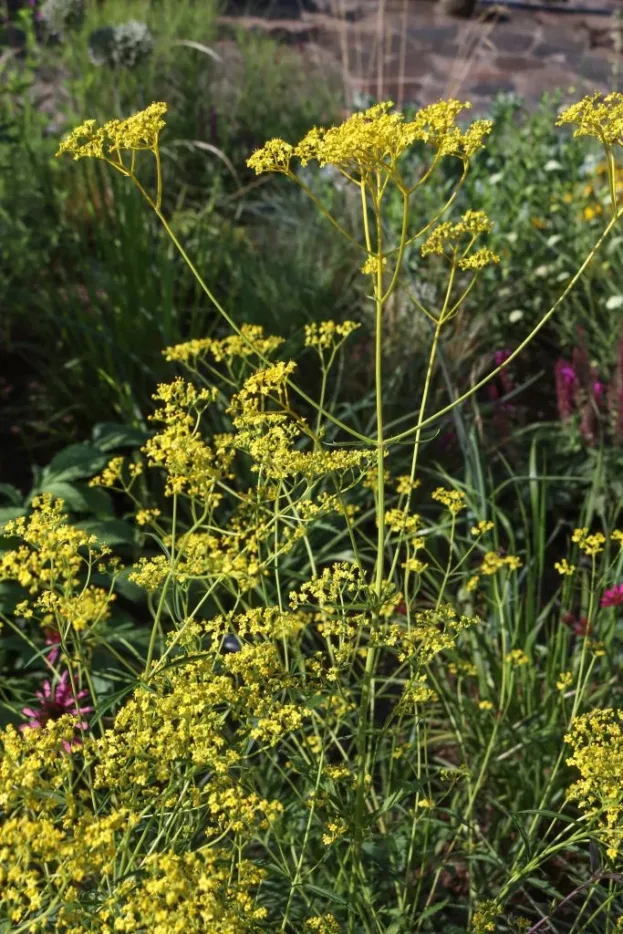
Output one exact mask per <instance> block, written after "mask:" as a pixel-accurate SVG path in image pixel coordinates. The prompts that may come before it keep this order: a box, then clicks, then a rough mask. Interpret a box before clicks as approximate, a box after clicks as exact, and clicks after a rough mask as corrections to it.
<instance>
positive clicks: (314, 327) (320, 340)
mask: <svg viewBox="0 0 623 934" xmlns="http://www.w3.org/2000/svg"><path fill="white" fill-rule="evenodd" d="M358 327H359V325H358V324H357V323H356V322H355V321H342V322H341V323H336V322H335V321H321V322H320V323H319V324H317V323H316V322H313V323H312V324H306V325H305V346H306V347H315V348H316V349H317V350H318V351H323V350H331V351H334V350H337V348H338V347H339V346H340V345H341V344H342V343H343V342H344V341H345V340H346V338H347V337H350V335H351V334H352V333H353V331H356V330H357V328H358Z"/></svg>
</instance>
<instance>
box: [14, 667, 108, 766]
mask: <svg viewBox="0 0 623 934" xmlns="http://www.w3.org/2000/svg"><path fill="white" fill-rule="evenodd" d="M88 693H89V692H88V691H87V690H82V691H78V692H77V693H76V694H75V695H74V693H73V690H72V686H71V682H70V679H69V671H64V672H63V674H62V675H61V677H60V679H59V681H58V682H57V684H56V685H53V684H52V682H51V681H44V682H43V685H42V687H41V690H40V691H37V692H36V693H35V696H36V697H37V699H38V701H39V706H38V708H35V707H24V708H23V710H22V714H23V715H24V716H25V717H28V718H29V719H28V722H27V723H24V724H22V725H21V726H20V727H19V729H20V731H22V732H23V731H24V730H28V729H32V730H36V729H41V727H43V726H45V724H46V723H48V721H50V720H58V719H59V718H60V717H62V716H64V715H65V714H70V715H72V716H75V717H76V727H75V728H76V730H80V731H83V730H87V729H88V727H89V724H88V723H87V721H86V720H84V719H83V717H84V715H85V714H89V713H93V707H91V706H89V705H88V704H81V703H80V702H81V701H82V700H84V698H86V697H88ZM73 745H74V746H76V745H80V741H79V739H78V738H76V742H75V743H74V744H73ZM63 747H64V748H65V749H66V751H67V752H71V749H72V744H71V743H67V742H64V743H63Z"/></svg>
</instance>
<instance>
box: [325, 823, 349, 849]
mask: <svg viewBox="0 0 623 934" xmlns="http://www.w3.org/2000/svg"><path fill="white" fill-rule="evenodd" d="M347 830H348V824H347V823H346V821H344V820H342V819H341V818H337V819H335V820H332V821H329V823H328V824H327V829H326V831H325V832H324V833H323V835H322V842H323V843H324V845H325V846H331V844H333V843H335V841H336V840H339V839H340V837H343V836H344V834H345V833H346V832H347Z"/></svg>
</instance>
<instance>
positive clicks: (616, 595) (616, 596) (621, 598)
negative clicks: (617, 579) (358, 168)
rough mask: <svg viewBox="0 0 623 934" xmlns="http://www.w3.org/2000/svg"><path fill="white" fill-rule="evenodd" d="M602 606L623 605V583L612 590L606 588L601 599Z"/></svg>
mask: <svg viewBox="0 0 623 934" xmlns="http://www.w3.org/2000/svg"><path fill="white" fill-rule="evenodd" d="M600 605H601V606H621V605H623V584H617V585H616V586H615V587H611V588H610V590H604V593H603V596H602V598H601V601H600Z"/></svg>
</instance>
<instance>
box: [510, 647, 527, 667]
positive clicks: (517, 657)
mask: <svg viewBox="0 0 623 934" xmlns="http://www.w3.org/2000/svg"><path fill="white" fill-rule="evenodd" d="M504 661H505V662H506V664H507V665H511V666H512V667H513V668H521V666H522V665H529V664H530V659H529V657H528V656H527V655H526V653H525V652H524V651H522V649H512V650H511V651H510V652H508V653H507V654H506V655H505V656H504Z"/></svg>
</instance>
